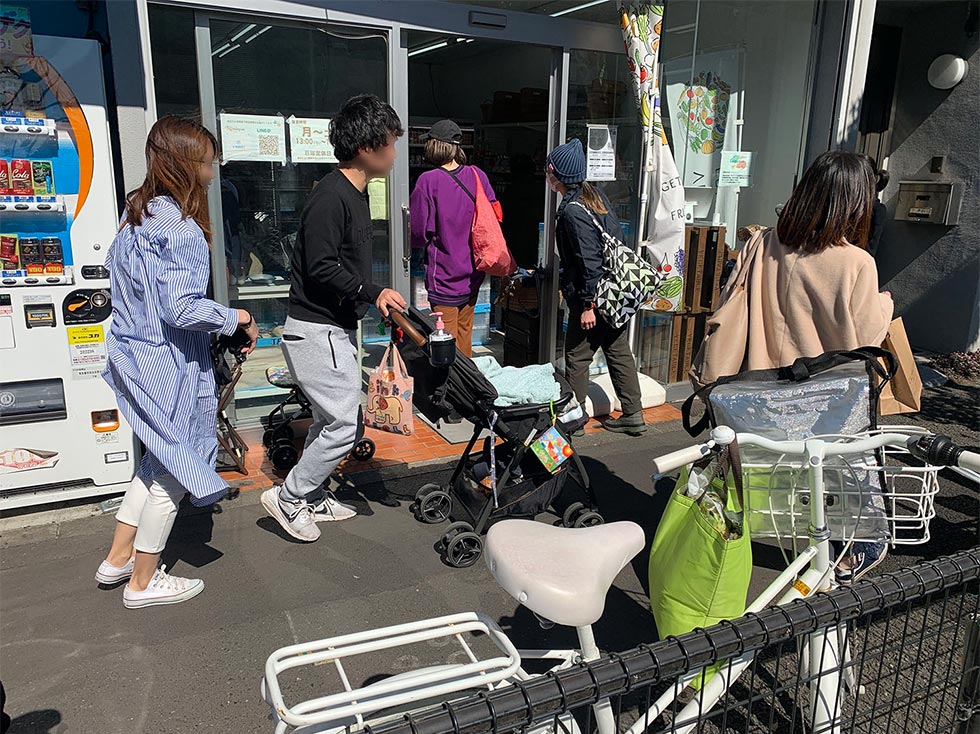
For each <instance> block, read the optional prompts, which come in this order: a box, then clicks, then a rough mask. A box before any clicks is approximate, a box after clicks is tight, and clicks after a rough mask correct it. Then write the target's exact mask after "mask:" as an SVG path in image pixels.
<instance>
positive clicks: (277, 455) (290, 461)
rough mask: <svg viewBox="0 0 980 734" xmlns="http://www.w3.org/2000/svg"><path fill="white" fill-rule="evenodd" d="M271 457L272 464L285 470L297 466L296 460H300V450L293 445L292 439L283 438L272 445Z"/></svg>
mask: <svg viewBox="0 0 980 734" xmlns="http://www.w3.org/2000/svg"><path fill="white" fill-rule="evenodd" d="M269 458H270V459H272V465H273V466H274V467H275V468H276V469H278V470H280V471H285V470H287V469H292V468H293V467H294V466H296V462H297V461H299V452H298V451H297V450H296V447H295V446H293V442H292V441H290V440H288V439H281V440H279V441H277V442H276V445H275V446H273V447H272V450H271V451H270V452H269Z"/></svg>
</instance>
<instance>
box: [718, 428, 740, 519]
mask: <svg viewBox="0 0 980 734" xmlns="http://www.w3.org/2000/svg"><path fill="white" fill-rule="evenodd" d="M729 469H731V472H732V483H733V484H734V485H735V497H736V498H738V506H739V509H741V510H742V511H743V512H744V511H745V491H744V488H743V481H742V455H741V453H740V451H739V448H738V439H735V440H734V441H732V442H731V443H730V444H728V446H726V447H725V450H724V452H722V456H721V462H720V466H719V470H720V471H721V476H722V480H723V481H724V483H725V489H726V490H727V489H728V470H729ZM725 504H728V503H727V498H726V503H725Z"/></svg>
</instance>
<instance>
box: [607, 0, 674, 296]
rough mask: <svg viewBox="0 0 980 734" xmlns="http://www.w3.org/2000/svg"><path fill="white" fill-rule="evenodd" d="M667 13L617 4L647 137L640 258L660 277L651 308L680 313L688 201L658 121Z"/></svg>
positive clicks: (659, 7) (651, 7)
mask: <svg viewBox="0 0 980 734" xmlns="http://www.w3.org/2000/svg"><path fill="white" fill-rule="evenodd" d="M663 15H664V7H663V5H651V4H650V3H621V4H620V6H619V16H620V28H621V29H622V31H623V42H624V44H625V46H626V59H627V62H628V64H629V68H630V74H631V76H632V78H633V88H634V90H635V92H636V104H637V108H638V109H639V112H640V121H641V122H642V123H643V126H644V129H645V130H647V134H648V139H647V144H646V146H645V150H644V170H645V172H646V174H645V175H646V178H645V180H644V181H643V183H642V186H641V192H642V193H641V221H640V237H641V248H642V254H643V256H644V257H645V258H646V259H647V261H649V262H650V263H651V264H652V265H653V266H654V267H655V268H656V270H657V272H658V274H659V275H660V277H661V282H660V284H659V285H658V286H657V288H656V291H655V294H654V299H653V302H652V306H653V308H655V309H656V310H658V311H677V310H679V309H680V308H681V307H682V306H683V303H682V293H683V291H684V279H683V276H684V224H685V222H684V200H685V197H684V185H683V181H682V180H681V177H680V175H679V174H678V172H677V165H676V164H675V163H674V157H673V156H672V155H671V152H670V147H669V146H668V145H667V136H666V135H665V134H664V129H663V123H662V121H661V118H660V79H659V78H658V69H659V66H658V64H659V56H660V38H661V33H662V31H663ZM651 116H652V118H651ZM651 119H652V124H651Z"/></svg>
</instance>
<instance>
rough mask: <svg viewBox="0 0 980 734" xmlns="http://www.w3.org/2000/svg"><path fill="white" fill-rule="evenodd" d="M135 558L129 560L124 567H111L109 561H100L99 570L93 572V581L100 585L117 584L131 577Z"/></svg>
mask: <svg viewBox="0 0 980 734" xmlns="http://www.w3.org/2000/svg"><path fill="white" fill-rule="evenodd" d="M135 561H136V559H135V558H130V559H129V561H128V562H127V563H126V565H125V566H113V565H112V564H111V563H109V561H102V565H100V566H99V570H98V571H96V572H95V580H96V581H98V582H99V583H100V584H106V585H111V584H118V583H119V582H120V581H125V580H126V579H128V578H129V577H130V576H132V575H133V563H135Z"/></svg>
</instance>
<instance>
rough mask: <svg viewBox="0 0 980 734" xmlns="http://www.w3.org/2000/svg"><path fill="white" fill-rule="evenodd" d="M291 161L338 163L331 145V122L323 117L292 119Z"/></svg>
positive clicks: (290, 130) (289, 120) (290, 120)
mask: <svg viewBox="0 0 980 734" xmlns="http://www.w3.org/2000/svg"><path fill="white" fill-rule="evenodd" d="M286 122H288V123H289V159H290V160H291V161H292V162H293V163H336V162H337V156H335V155H334V154H333V146H332V145H330V120H327V119H325V118H322V117H290V118H289V119H288V120H286Z"/></svg>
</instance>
